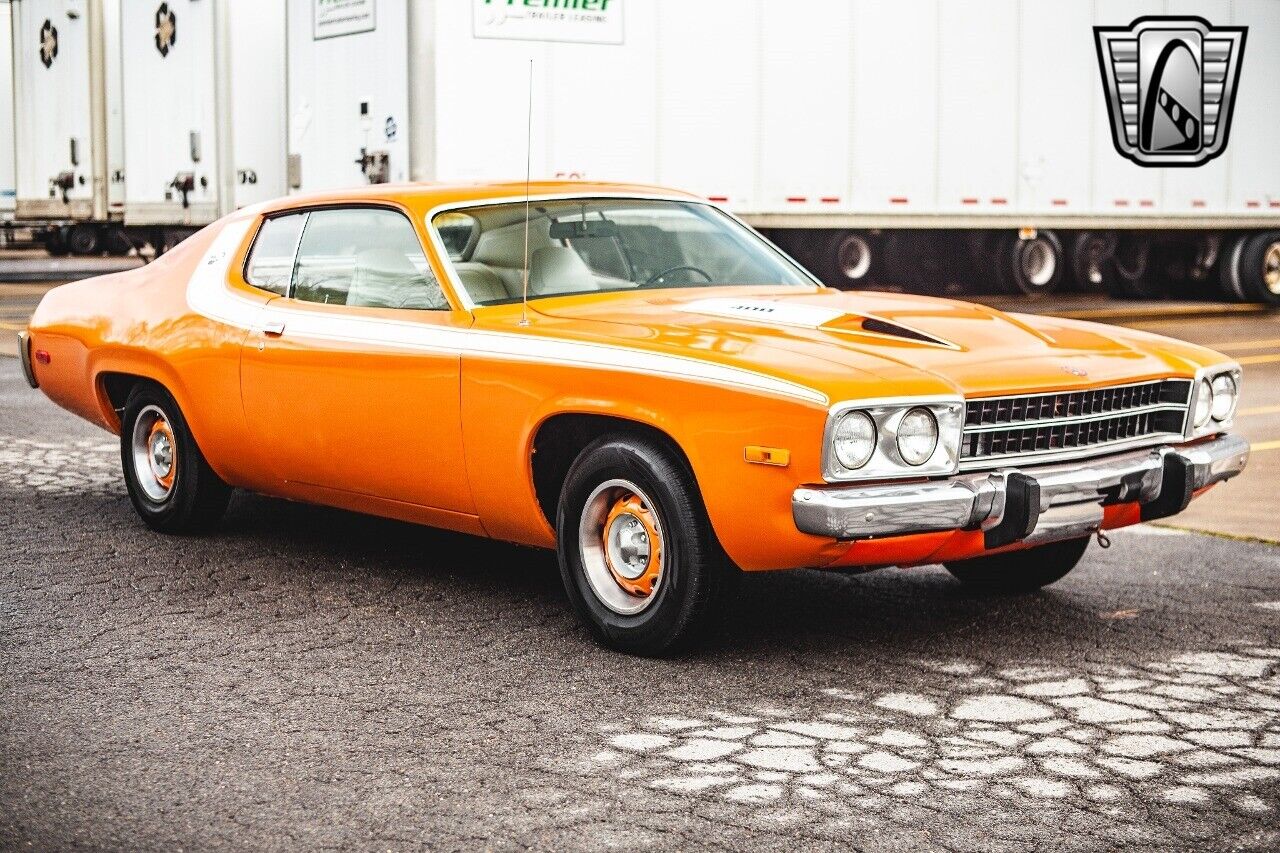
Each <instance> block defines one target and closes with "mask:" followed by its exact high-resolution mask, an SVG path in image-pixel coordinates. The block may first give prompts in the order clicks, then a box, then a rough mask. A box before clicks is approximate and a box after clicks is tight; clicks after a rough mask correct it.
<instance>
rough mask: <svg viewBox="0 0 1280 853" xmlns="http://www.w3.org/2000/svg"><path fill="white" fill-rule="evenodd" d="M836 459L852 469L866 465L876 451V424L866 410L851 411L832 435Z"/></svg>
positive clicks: (838, 424) (837, 425)
mask: <svg viewBox="0 0 1280 853" xmlns="http://www.w3.org/2000/svg"><path fill="white" fill-rule="evenodd" d="M832 446H833V448H834V449H835V453H836V459H837V460H839V462H840V464H841V465H843V466H844V467H845V468H848V469H849V470H850V471H855V470H857V469H858V468H861V467H862V466H863V465H866V464H867V462H868V461H869V460H870V459H871V454H873V453H875V451H876V424H875V421H873V420H871V416H870V415H868V414H867V413H866V412H849V413H848V414H846V415H845V416H844V417H842V418H841V419H840V422H839V423H837V424H836V429H835V433H834V434H833V435H832Z"/></svg>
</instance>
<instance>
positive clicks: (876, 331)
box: [862, 317, 953, 347]
mask: <svg viewBox="0 0 1280 853" xmlns="http://www.w3.org/2000/svg"><path fill="white" fill-rule="evenodd" d="M862 331H864V332H869V333H871V334H873V335H887V336H889V337H894V338H906V339H907V340H909V341H920V342H921V343H926V344H934V345H935V346H940V347H952V346H953V345H952V344H949V343H947V342H946V341H944V340H942V339H941V338H935V337H934V336H933V335H926V334H925V333H924V332H921V331H919V330H918V329H912V328H910V327H908V326H903V325H901V324H900V323H891V322H889V321H888V320H881V319H880V318H879V317H863V318H862Z"/></svg>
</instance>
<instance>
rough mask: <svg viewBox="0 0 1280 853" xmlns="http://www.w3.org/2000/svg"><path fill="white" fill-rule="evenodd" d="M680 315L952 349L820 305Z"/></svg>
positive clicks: (765, 305) (734, 307)
mask: <svg viewBox="0 0 1280 853" xmlns="http://www.w3.org/2000/svg"><path fill="white" fill-rule="evenodd" d="M680 309H681V310H683V311H688V312H690V313H693V314H705V315H709V316H712V317H724V318H727V319H730V320H745V321H747V322H751V323H762V324H765V325H770V326H792V327H796V328H801V329H816V330H821V331H825V332H844V333H847V334H863V335H874V336H876V337H882V338H898V339H901V340H906V341H914V342H916V343H922V344H929V345H930V346H940V347H946V348H947V349H955V348H956V346H955V344H953V343H950V342H949V341H944V340H942V339H941V338H936V337H934V336H933V335H930V334H926V333H925V332H922V331H920V330H919V329H913V328H911V327H910V326H904V325H902V324H901V323H895V322H893V321H891V320H884V319H881V318H880V317H876V316H873V315H869V314H853V313H849V312H847V311H840V310H838V309H833V308H826V307H824V306H821V305H810V304H807V303H803V302H771V301H768V300H763V299H699V300H696V301H694V302H688V303H685V304H684V305H682V306H680Z"/></svg>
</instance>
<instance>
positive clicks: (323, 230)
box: [241, 206, 475, 514]
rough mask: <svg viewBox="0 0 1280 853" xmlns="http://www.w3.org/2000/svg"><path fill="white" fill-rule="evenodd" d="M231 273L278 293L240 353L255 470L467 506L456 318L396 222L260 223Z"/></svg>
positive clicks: (359, 216) (390, 218)
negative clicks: (241, 265) (240, 269)
mask: <svg viewBox="0 0 1280 853" xmlns="http://www.w3.org/2000/svg"><path fill="white" fill-rule="evenodd" d="M244 274H245V279H246V281H247V282H248V283H249V284H251V285H253V286H255V287H260V288H263V289H265V290H268V291H271V292H274V293H277V294H279V297H278V298H276V299H273V300H271V301H270V302H268V303H267V304H266V305H265V306H264V307H263V308H262V309H261V314H260V321H259V322H258V323H257V324H256V326H255V329H254V330H253V331H252V332H251V333H250V335H249V337H248V339H247V340H246V343H245V349H244V353H243V357H242V360H241V395H242V401H243V405H244V410H245V417H246V419H247V421H248V424H249V429H250V432H251V433H252V434H254V435H256V436H257V437H258V439H259V440H258V441H256V442H254V448H253V450H252V452H254V453H256V454H257V455H258V457H259V464H261V465H262V466H264V467H265V468H266V469H267V470H269V471H271V472H272V474H273V476H274V477H275V478H276V479H277V480H279V481H284V482H286V483H288V484H293V485H295V486H297V485H302V486H313V487H321V488H323V489H329V490H338V491H340V492H344V493H356V494H360V495H370V496H374V497H377V498H383V499H387V500H391V501H398V502H403V503H407V504H414V505H418V506H424V507H432V508H435V509H441V510H447V511H450V512H456V513H465V514H473V513H474V512H475V507H474V504H473V502H472V499H471V493H470V488H469V486H468V483H467V480H466V476H465V467H464V465H463V459H462V453H463V448H462V428H461V419H460V414H459V372H460V363H461V359H460V349H459V343H460V337H459V336H461V335H465V334H467V332H466V328H467V326H469V325H470V316H469V315H468V314H467V313H466V312H463V311H455V310H452V309H451V307H450V305H449V303H448V301H447V299H446V298H445V296H444V294H443V292H442V290H441V287H440V284H439V281H438V280H437V278H436V276H435V274H434V273H433V271H432V268H431V265H430V264H429V263H428V261H427V258H426V255H425V254H424V252H423V249H422V242H421V238H420V236H419V234H418V231H417V230H416V229H415V228H414V226H413V224H412V223H411V221H410V220H409V218H408V217H407V216H406V215H405V214H404V213H403V212H401V211H400V210H398V209H393V208H389V207H375V206H351V207H331V208H322V209H315V210H308V211H301V212H291V213H286V214H283V215H279V216H275V217H271V218H268V219H265V220H264V221H263V223H262V225H261V227H260V229H259V232H258V234H257V236H256V238H255V241H254V245H253V247H252V248H251V249H250V253H249V257H248V260H247V262H246V264H245V269H244ZM290 491H291V492H296V491H297V490H296V489H290Z"/></svg>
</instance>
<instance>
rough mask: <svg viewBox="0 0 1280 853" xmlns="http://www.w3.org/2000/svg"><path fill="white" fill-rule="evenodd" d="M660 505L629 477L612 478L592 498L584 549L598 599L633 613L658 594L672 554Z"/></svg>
mask: <svg viewBox="0 0 1280 853" xmlns="http://www.w3.org/2000/svg"><path fill="white" fill-rule="evenodd" d="M662 536H663V534H662V524H661V522H660V520H659V518H658V515H657V512H656V504H654V503H653V501H651V500H649V497H648V496H647V495H646V494H645V493H644V492H643V491H641V490H640V488H639V487H638V486H637V485H636V484H635V483H632V482H630V481H628V480H607V481H606V482H604V483H601V484H600V485H599V486H597V487H596V488H595V489H594V490H593V491H592V492H591V494H590V496H588V497H587V500H586V503H585V504H584V506H583V509H582V518H581V520H580V521H579V522H578V551H579V553H580V554H581V555H582V565H583V569H584V570H585V572H586V576H587V584H588V586H589V587H590V588H591V592H592V593H593V594H594V595H595V597H596V600H597V601H599V602H600V603H601V604H603V605H604V606H605V607H607V608H609V609H610V610H612V611H613V612H614V613H620V614H622V615H624V616H632V615H635V614H637V613H640V612H642V611H643V610H645V609H646V608H647V607H649V606H650V605H651V604H653V602H654V601H655V600H656V599H657V596H658V592H659V590H661V588H662V582H663V577H664V575H665V565H666V554H665V551H664V548H663V545H662Z"/></svg>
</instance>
